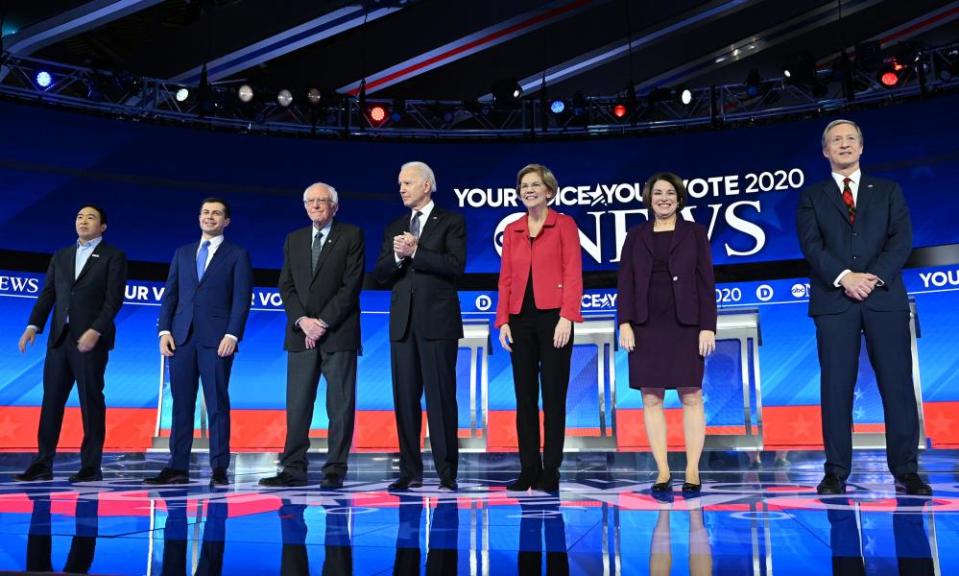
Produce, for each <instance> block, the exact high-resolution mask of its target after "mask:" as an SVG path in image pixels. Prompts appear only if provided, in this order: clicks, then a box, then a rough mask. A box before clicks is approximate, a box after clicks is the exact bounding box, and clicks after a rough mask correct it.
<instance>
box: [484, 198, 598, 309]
mask: <svg viewBox="0 0 959 576" xmlns="http://www.w3.org/2000/svg"><path fill="white" fill-rule="evenodd" d="M531 261H532V266H533V299H534V300H535V301H536V307H537V308H540V309H543V310H546V309H550V308H559V309H560V310H559V315H560V316H562V317H563V318H566V319H567V320H571V321H573V322H582V321H583V315H582V313H581V312H580V306H581V305H582V301H583V254H582V251H581V250H580V247H579V229H578V228H576V222H574V221H573V219H572V218H570V217H569V216H566V215H565V214H560V213H559V212H556V211H555V210H553V209H549V210H548V212H547V213H546V223H545V224H543V230H542V231H541V232H540V234H539V236H538V237H537V238H536V241H535V242H534V243H533V245H532V249H531V247H530V243H529V216H528V215H526V216H523V217H522V218H520V219H519V220H517V221H515V222H513V223H511V224H509V225H508V226H507V227H506V230H505V231H504V232H503V259H502V261H501V262H500V269H499V302H497V305H496V327H497V328H499V327H500V326H502V325H503V324H506V323H508V322H509V315H510V314H519V312H520V310H521V309H522V308H523V296H524V295H525V294H526V282H527V281H528V280H529V267H530V262H531Z"/></svg>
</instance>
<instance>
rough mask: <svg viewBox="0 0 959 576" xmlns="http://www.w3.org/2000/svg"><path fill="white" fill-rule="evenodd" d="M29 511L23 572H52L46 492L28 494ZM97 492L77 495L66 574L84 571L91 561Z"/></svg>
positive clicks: (94, 534)
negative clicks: (30, 510) (24, 568)
mask: <svg viewBox="0 0 959 576" xmlns="http://www.w3.org/2000/svg"><path fill="white" fill-rule="evenodd" d="M29 498H30V500H32V501H33V513H32V514H30V528H29V532H28V536H27V566H26V569H27V572H53V560H52V559H51V556H52V552H53V537H52V536H51V531H50V524H51V518H50V495H49V494H30V495H29ZM99 503H100V501H99V500H98V498H97V494H96V493H93V494H83V495H81V496H80V497H79V498H78V499H77V507H76V511H75V519H76V531H75V532H74V535H73V540H72V541H71V542H70V552H69V553H68V554H67V561H66V564H64V565H63V571H64V572H66V573H68V574H86V573H88V572H89V571H90V566H92V565H93V555H94V553H95V551H96V546H97V533H98V530H99V516H98V507H99Z"/></svg>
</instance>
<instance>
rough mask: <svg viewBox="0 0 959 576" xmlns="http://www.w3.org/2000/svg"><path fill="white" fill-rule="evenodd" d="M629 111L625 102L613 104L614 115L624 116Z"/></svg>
mask: <svg viewBox="0 0 959 576" xmlns="http://www.w3.org/2000/svg"><path fill="white" fill-rule="evenodd" d="M627 112H629V109H628V108H626V105H625V104H617V105H615V106H613V116H615V117H617V118H622V117H624V116H626V113H627Z"/></svg>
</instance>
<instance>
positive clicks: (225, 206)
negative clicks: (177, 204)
mask: <svg viewBox="0 0 959 576" xmlns="http://www.w3.org/2000/svg"><path fill="white" fill-rule="evenodd" d="M214 202H215V203H217V204H223V215H224V216H226V217H227V218H229V217H230V204H229V202H227V201H226V200H224V199H223V198H217V197H215V196H211V197H209V198H204V199H203V202H200V209H202V208H203V205H204V204H213V203H214Z"/></svg>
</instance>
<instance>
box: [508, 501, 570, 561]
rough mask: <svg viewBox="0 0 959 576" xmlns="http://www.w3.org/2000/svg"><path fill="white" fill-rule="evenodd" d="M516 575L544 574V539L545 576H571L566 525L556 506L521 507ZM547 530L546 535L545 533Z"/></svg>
mask: <svg viewBox="0 0 959 576" xmlns="http://www.w3.org/2000/svg"><path fill="white" fill-rule="evenodd" d="M520 505H521V506H522V509H523V515H522V517H521V519H520V521H519V557H518V559H517V562H516V563H517V573H518V574H523V575H524V576H525V575H527V574H542V573H543V572H542V558H543V537H544V536H545V538H546V574H547V575H548V576H556V575H563V574H569V556H568V554H567V553H566V523H565V522H564V520H563V513H562V512H560V510H559V505H558V504H556V503H550V504H547V503H536V502H531V503H521V504H520ZM544 528H545V534H544V530H543V529H544Z"/></svg>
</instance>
